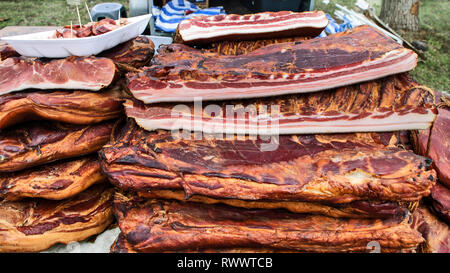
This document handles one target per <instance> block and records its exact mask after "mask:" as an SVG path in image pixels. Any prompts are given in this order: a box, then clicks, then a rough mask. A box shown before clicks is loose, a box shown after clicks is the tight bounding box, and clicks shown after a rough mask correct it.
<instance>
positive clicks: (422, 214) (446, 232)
mask: <svg viewBox="0 0 450 273" xmlns="http://www.w3.org/2000/svg"><path fill="white" fill-rule="evenodd" d="M411 227H412V228H413V229H415V230H417V231H419V232H420V233H421V234H422V237H423V238H424V239H425V242H423V243H422V244H420V245H419V247H418V250H419V251H420V252H428V253H450V229H449V226H448V225H447V224H445V223H444V222H442V221H441V220H439V219H438V218H437V217H436V216H435V215H433V214H432V213H431V212H430V210H429V207H428V206H426V205H424V204H421V205H420V206H419V207H418V208H417V210H416V211H414V214H413V218H412V223H411Z"/></svg>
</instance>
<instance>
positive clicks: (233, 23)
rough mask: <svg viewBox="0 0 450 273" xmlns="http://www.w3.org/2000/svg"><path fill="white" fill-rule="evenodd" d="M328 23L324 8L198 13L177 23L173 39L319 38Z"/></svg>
mask: <svg viewBox="0 0 450 273" xmlns="http://www.w3.org/2000/svg"><path fill="white" fill-rule="evenodd" d="M327 25H328V19H327V17H326V16H325V13H324V12H323V11H310V12H292V11H280V12H261V13H256V14H245V15H238V14H228V15H223V14H220V15H214V16H195V17H192V18H190V19H187V20H183V21H182V22H180V24H178V28H177V30H176V33H175V36H174V42H175V43H185V44H189V45H199V44H207V43H210V42H217V41H230V40H260V39H268V38H270V39H273V38H285V37H293V36H311V37H316V36H318V35H319V34H320V33H321V32H322V31H323V30H324V29H325V27H326V26H327Z"/></svg>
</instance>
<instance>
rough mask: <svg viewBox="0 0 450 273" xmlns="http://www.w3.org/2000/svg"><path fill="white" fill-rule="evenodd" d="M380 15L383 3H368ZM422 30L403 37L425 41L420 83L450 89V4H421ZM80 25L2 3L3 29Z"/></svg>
mask: <svg viewBox="0 0 450 273" xmlns="http://www.w3.org/2000/svg"><path fill="white" fill-rule="evenodd" d="M356 1H357V0H315V4H314V9H316V10H323V11H325V12H326V13H328V14H330V15H333V14H334V12H335V10H336V4H339V5H342V6H346V7H348V8H349V9H352V8H354V6H355V3H356ZM82 2H83V3H84V2H86V3H87V4H88V6H89V7H93V6H95V5H96V4H98V3H102V2H117V3H121V4H122V5H123V6H124V7H125V8H126V9H127V11H129V1H128V0H109V1H102V0H87V1H82ZM366 2H368V3H369V4H370V5H371V6H372V7H373V8H374V9H375V12H376V14H377V15H380V12H381V5H382V0H366ZM209 4H210V6H224V8H225V11H226V13H241V14H242V13H248V12H250V11H249V10H248V8H247V7H246V6H245V5H243V4H242V0H210V1H209ZM81 7H82V9H80V15H81V19H82V22H84V23H87V22H88V20H89V17H88V14H87V12H86V10H85V9H84V5H82V6H81ZM418 17H419V30H417V31H406V32H403V31H401V33H400V34H401V35H402V36H403V37H404V38H406V39H407V40H409V41H413V40H417V41H423V42H424V43H425V44H426V46H427V47H428V50H427V51H426V52H424V56H425V57H426V60H421V61H420V62H419V65H418V66H417V68H416V69H415V70H414V71H413V72H412V74H413V76H414V77H415V78H416V79H417V80H418V81H419V82H420V83H423V84H425V85H427V86H429V87H432V88H434V89H435V90H440V91H446V92H448V91H449V89H450V54H449V49H450V46H449V44H450V1H448V0H419V9H418ZM71 21H72V22H74V24H75V23H76V22H78V17H77V13H76V10H75V8H74V6H70V5H68V4H67V1H66V0H21V1H8V0H1V1H0V28H3V27H6V26H62V25H68V24H70V22H71Z"/></svg>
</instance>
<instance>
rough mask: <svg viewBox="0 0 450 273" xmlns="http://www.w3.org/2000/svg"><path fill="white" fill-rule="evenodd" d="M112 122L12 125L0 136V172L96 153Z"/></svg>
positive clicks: (106, 137)
mask: <svg viewBox="0 0 450 273" xmlns="http://www.w3.org/2000/svg"><path fill="white" fill-rule="evenodd" d="M115 122H116V121H114V120H112V121H105V122H102V123H97V124H93V125H74V124H67V123H58V122H51V121H41V122H39V123H36V122H31V123H24V124H20V125H16V126H14V127H11V128H9V129H7V130H3V131H1V132H0V172H14V171H19V170H23V169H27V168H30V167H34V166H37V165H42V164H46V163H50V162H53V161H56V160H60V159H65V158H72V157H78V156H82V155H87V154H90V153H93V152H96V151H98V150H99V149H100V148H101V147H102V146H103V145H105V144H106V143H107V142H108V140H109V137H110V134H111V131H112V129H113V126H114V124H115Z"/></svg>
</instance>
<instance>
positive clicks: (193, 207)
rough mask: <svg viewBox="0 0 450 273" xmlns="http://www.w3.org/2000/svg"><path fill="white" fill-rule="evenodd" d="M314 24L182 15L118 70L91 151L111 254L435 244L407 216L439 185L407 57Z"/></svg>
mask: <svg viewBox="0 0 450 273" xmlns="http://www.w3.org/2000/svg"><path fill="white" fill-rule="evenodd" d="M324 20H325V21H326V19H324V16H323V13H322V12H309V13H304V14H299V13H292V12H280V13H262V14H254V15H242V16H241V15H227V16H212V17H198V18H193V19H191V20H186V21H183V22H182V23H181V24H180V25H179V29H178V31H177V34H176V37H175V41H176V42H178V43H175V44H171V45H166V46H162V47H160V48H159V49H158V52H159V55H157V56H155V57H154V58H153V60H152V61H151V63H150V65H149V66H147V67H143V68H141V69H139V70H138V71H134V72H130V73H128V74H127V80H128V82H127V84H128V89H129V91H130V93H131V94H132V95H133V97H132V98H128V99H127V100H126V101H125V103H124V105H125V110H126V115H127V116H128V119H127V120H126V121H123V122H122V124H120V125H118V126H116V127H115V129H114V131H113V133H112V138H111V141H110V143H109V144H107V145H105V146H104V147H103V148H102V149H101V150H100V152H99V155H100V165H101V168H102V170H103V171H104V173H105V174H106V175H107V176H108V179H109V181H110V182H111V183H112V184H114V185H115V186H116V187H117V188H118V190H117V192H116V194H115V198H114V210H115V215H116V218H117V220H118V223H119V227H120V229H121V234H120V236H119V238H118V239H117V241H116V242H115V243H114V245H113V246H112V248H111V250H112V251H113V252H266V253H270V252H366V251H370V250H374V249H373V248H372V247H373V246H374V244H375V245H377V246H378V248H376V249H375V250H376V251H381V252H412V251H419V250H426V249H427V248H426V247H425V246H426V244H428V245H433V246H436V244H437V243H436V242H444V243H442V244H443V245H444V246H440V247H438V248H437V249H438V250H439V251H443V250H445V249H446V248H445V247H446V243H445V239H442V238H445V236H443V237H442V234H444V233H443V232H445V229H442V227H437V228H436V229H434V230H437V231H436V232H434V231H433V232H429V233H427V234H425V232H424V230H426V229H427V227H428V226H427V225H430V226H431V225H433V223H431V222H430V221H431V220H430V219H431V218H430V217H421V218H420V219H419V218H418V215H419V213H420V212H422V211H423V210H422V207H420V209H418V210H417V212H416V214H415V216H414V218H413V216H412V212H413V211H414V210H415V209H416V208H417V207H418V205H419V202H420V201H421V200H422V198H423V197H424V196H429V195H430V192H432V191H433V190H434V191H436V190H435V189H436V188H433V187H434V186H435V185H436V180H437V174H436V170H435V169H434V168H433V167H435V166H436V165H437V164H436V163H434V162H433V161H432V160H431V159H429V158H428V157H429V155H428V154H423V155H419V154H416V153H414V152H413V150H412V146H413V145H412V144H414V143H411V142H410V140H409V138H410V130H428V129H429V128H431V126H432V124H433V121H434V119H435V118H436V114H437V112H438V111H437V108H436V103H435V95H434V92H433V91H432V90H430V89H429V88H427V87H424V86H422V85H420V84H418V83H417V82H415V81H414V80H413V79H412V78H411V76H410V75H409V74H408V73H407V72H408V71H409V70H412V69H413V68H414V67H415V66H416V62H417V55H416V54H415V53H414V52H412V51H411V50H408V49H405V48H403V47H402V46H400V45H398V44H396V43H395V42H394V41H393V40H391V39H390V38H388V37H385V36H384V35H383V34H381V33H379V32H378V31H377V30H375V29H373V28H371V27H369V26H361V27H357V28H355V29H352V30H350V31H347V32H343V33H339V34H336V35H331V36H328V37H326V38H318V39H313V38H314V36H315V35H318V34H319V33H320V32H321V30H322V29H323V28H324V27H325V26H326V22H325V23H324ZM199 100H202V103H203V104H200V107H199V103H198V102H199ZM211 101H213V102H211ZM181 103H182V104H181ZM265 106H268V107H269V108H270V107H272V106H275V108H277V109H278V110H277V111H274V110H272V109H270V111H267V109H266V110H265V111H263V110H262V109H264V107H265ZM230 109H231V110H232V112H231V115H229V113H228V112H227V111H229V110H230ZM240 110H243V111H241V112H239V111H240ZM240 114H242V115H240ZM438 171H439V170H438ZM441 172H442V171H441ZM434 200H435V201H436V202H439V201H437V200H438V198H437V197H436V198H435V199H434ZM439 200H440V202H441V203H442V202H443V201H441V200H442V199H439ZM441 203H440V204H441ZM414 221H415V222H414ZM411 222H413V223H416V224H415V225H414V224H413V225H411ZM418 226H420V227H421V228H418ZM434 226H436V225H434ZM447 233H448V229H447ZM433 234H440V235H439V236H440V237H439V240H436V237H435V236H434V235H433ZM444 235H445V234H444ZM433 240H434V241H433ZM442 244H441V245H442ZM447 245H448V244H447ZM447 249H448V248H447Z"/></svg>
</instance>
